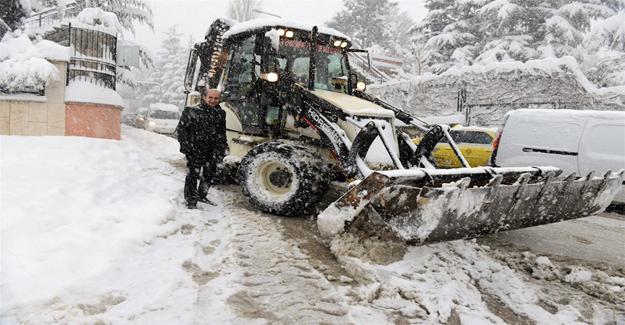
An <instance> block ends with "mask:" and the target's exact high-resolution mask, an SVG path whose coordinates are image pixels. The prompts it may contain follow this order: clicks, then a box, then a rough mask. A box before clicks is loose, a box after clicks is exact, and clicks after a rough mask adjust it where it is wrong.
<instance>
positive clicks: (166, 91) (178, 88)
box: [141, 25, 189, 107]
mask: <svg viewBox="0 0 625 325" xmlns="http://www.w3.org/2000/svg"><path fill="white" fill-rule="evenodd" d="M165 35H166V36H165V39H164V40H163V43H162V51H161V52H159V53H158V54H157V56H156V60H155V67H154V68H153V70H152V72H151V73H150V74H149V76H148V78H147V81H145V82H143V84H144V86H145V87H141V88H144V89H146V90H144V91H146V92H145V93H144V94H143V96H142V97H143V100H142V105H144V106H147V105H149V104H152V103H166V104H173V105H176V106H178V107H182V106H183V105H184V99H185V94H184V84H183V82H184V74H185V70H186V63H187V58H188V55H189V48H187V47H186V46H183V45H182V42H183V41H182V36H183V34H182V33H180V32H178V30H177V27H176V26H175V25H174V26H171V27H169V29H168V30H167V32H166V33H165ZM185 45H186V44H185Z"/></svg>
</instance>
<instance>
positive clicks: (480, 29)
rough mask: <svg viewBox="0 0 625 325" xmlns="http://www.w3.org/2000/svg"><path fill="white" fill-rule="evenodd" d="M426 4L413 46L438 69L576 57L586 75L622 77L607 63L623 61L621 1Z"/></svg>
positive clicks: (470, 0) (624, 25)
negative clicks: (615, 74)
mask: <svg viewBox="0 0 625 325" xmlns="http://www.w3.org/2000/svg"><path fill="white" fill-rule="evenodd" d="M426 7H427V8H428V9H429V10H430V12H429V13H428V15H427V17H426V18H425V20H424V21H423V22H422V23H420V24H419V25H417V26H415V27H414V28H412V30H411V33H412V35H413V36H412V42H411V44H412V48H413V52H414V51H416V52H418V53H420V60H423V62H425V63H426V64H427V66H428V69H429V70H430V71H433V72H435V73H440V72H443V71H445V70H447V69H448V68H450V67H451V66H462V65H471V64H479V63H488V62H496V61H527V60H530V59H536V58H543V57H561V56H565V55H573V56H574V57H576V58H577V60H578V62H580V63H582V67H584V68H585V70H586V71H587V72H588V73H590V71H591V70H592V71H594V75H595V76H597V78H598V79H604V81H605V80H610V82H602V84H612V83H614V80H620V79H621V78H619V77H615V76H614V75H613V74H612V75H610V74H609V73H607V72H608V71H609V69H606V67H607V66H608V64H607V62H615V63H616V62H622V55H623V54H624V51H625V12H624V7H625V3H624V1H622V0H577V1H566V0H464V1H446V0H426ZM610 60H613V61H610ZM599 63H601V67H599V66H597V67H595V65H596V64H599ZM622 66H623V65H622V64H614V65H613V67H614V68H616V69H617V70H618V69H620V68H618V67H622ZM616 73H617V74H620V73H622V71H617V72H616ZM598 79H597V80H598Z"/></svg>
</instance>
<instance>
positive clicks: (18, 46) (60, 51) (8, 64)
mask: <svg viewBox="0 0 625 325" xmlns="http://www.w3.org/2000/svg"><path fill="white" fill-rule="evenodd" d="M48 60H57V61H66V62H68V61H69V48H67V47H64V46H61V45H59V44H57V43H54V42H51V41H47V40H42V41H39V42H37V43H35V44H33V42H31V40H30V39H29V38H28V36H27V35H26V34H18V35H14V34H12V33H8V34H6V35H5V36H4V37H3V38H2V41H0V85H1V86H0V91H3V92H10V93H12V92H20V91H22V92H33V91H40V90H43V88H44V87H45V85H46V84H47V83H48V82H49V81H51V80H58V79H59V71H58V70H57V69H56V67H55V66H54V65H53V64H52V63H50V62H49V61H48Z"/></svg>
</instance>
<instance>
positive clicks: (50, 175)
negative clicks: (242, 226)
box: [0, 128, 232, 324]
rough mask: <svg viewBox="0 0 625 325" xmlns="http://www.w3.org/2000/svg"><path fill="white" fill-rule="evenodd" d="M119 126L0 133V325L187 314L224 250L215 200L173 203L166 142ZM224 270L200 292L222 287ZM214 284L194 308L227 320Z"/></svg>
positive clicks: (174, 152) (175, 158) (159, 319)
mask: <svg viewBox="0 0 625 325" xmlns="http://www.w3.org/2000/svg"><path fill="white" fill-rule="evenodd" d="M122 131H123V134H122V140H121V141H112V140H103V139H92V138H83V137H17V136H0V146H1V147H2V151H1V152H0V153H1V157H0V161H2V164H0V167H1V168H0V174H1V178H2V183H1V186H0V200H1V201H0V209H1V210H0V216H1V222H0V238H2V242H1V243H2V263H1V265H0V291H1V292H2V304H0V323H3V324H5V323H7V324H18V323H22V324H24V323H30V324H59V323H70V324H71V323H75V324H78V323H81V324H95V323H107V324H119V323H128V322H130V323H133V324H155V323H169V324H173V323H183V324H190V323H193V322H194V321H193V317H194V316H196V315H195V313H194V312H192V311H191V310H190V309H191V308H192V306H193V305H194V304H196V303H197V300H198V299H199V298H198V292H199V291H198V290H199V289H198V288H199V287H201V286H203V285H204V284H206V282H207V281H209V280H211V279H213V278H215V277H217V276H218V275H220V274H219V268H218V266H219V265H221V264H222V263H223V262H222V260H223V259H224V258H225V257H226V256H227V255H229V254H230V253H229V252H227V251H226V249H225V247H224V246H225V245H221V244H220V242H219V240H216V239H217V238H219V239H221V240H223V241H228V240H229V237H228V236H229V235H228V232H227V231H226V230H225V228H224V227H225V225H223V224H220V223H219V221H220V219H222V218H221V217H222V214H221V212H220V210H219V209H220V208H219V207H210V208H207V209H206V210H204V211H199V210H187V209H185V208H184V207H183V205H182V204H181V203H180V198H179V197H180V193H181V191H182V186H183V179H184V173H181V172H180V171H177V170H176V168H175V167H173V166H172V164H171V163H176V164H177V162H179V161H182V156H181V154H180V153H178V143H177V142H176V140H174V139H171V138H168V137H165V136H160V135H157V134H154V133H151V132H146V131H143V130H138V129H134V128H123V130H122ZM42 162H45V163H42ZM168 162H170V163H168ZM51 171H53V172H51ZM213 198H214V199H215V201H216V202H220V203H221V202H223V198H222V197H221V196H219V195H217V196H214V195H213ZM202 227H204V228H206V230H203V229H202ZM209 267H210V268H214V269H213V270H214V271H213V272H208V271H205V270H208V268H209ZM224 277H225V278H219V279H217V278H215V279H213V280H212V281H213V282H212V290H217V291H219V292H221V293H223V294H228V290H227V288H226V284H225V283H230V282H232V279H230V278H228V276H227V275H224ZM219 292H217V293H213V294H212V295H211V299H212V300H211V302H210V304H205V305H204V306H205V307H208V308H206V310H204V311H203V312H206V313H208V314H211V313H212V314H213V315H219V316H215V317H216V318H213V319H223V320H224V321H227V320H228V317H229V315H230V313H229V312H228V311H227V309H226V306H225V299H226V298H223V299H221V298H217V297H220V293H219Z"/></svg>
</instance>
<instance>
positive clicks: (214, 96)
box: [204, 90, 221, 107]
mask: <svg viewBox="0 0 625 325" xmlns="http://www.w3.org/2000/svg"><path fill="white" fill-rule="evenodd" d="M220 99H221V94H220V93H219V91H217V90H209V91H207V92H206V94H205V95H204V101H205V102H206V104H208V106H210V107H214V106H217V105H218V104H219V100H220Z"/></svg>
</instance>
